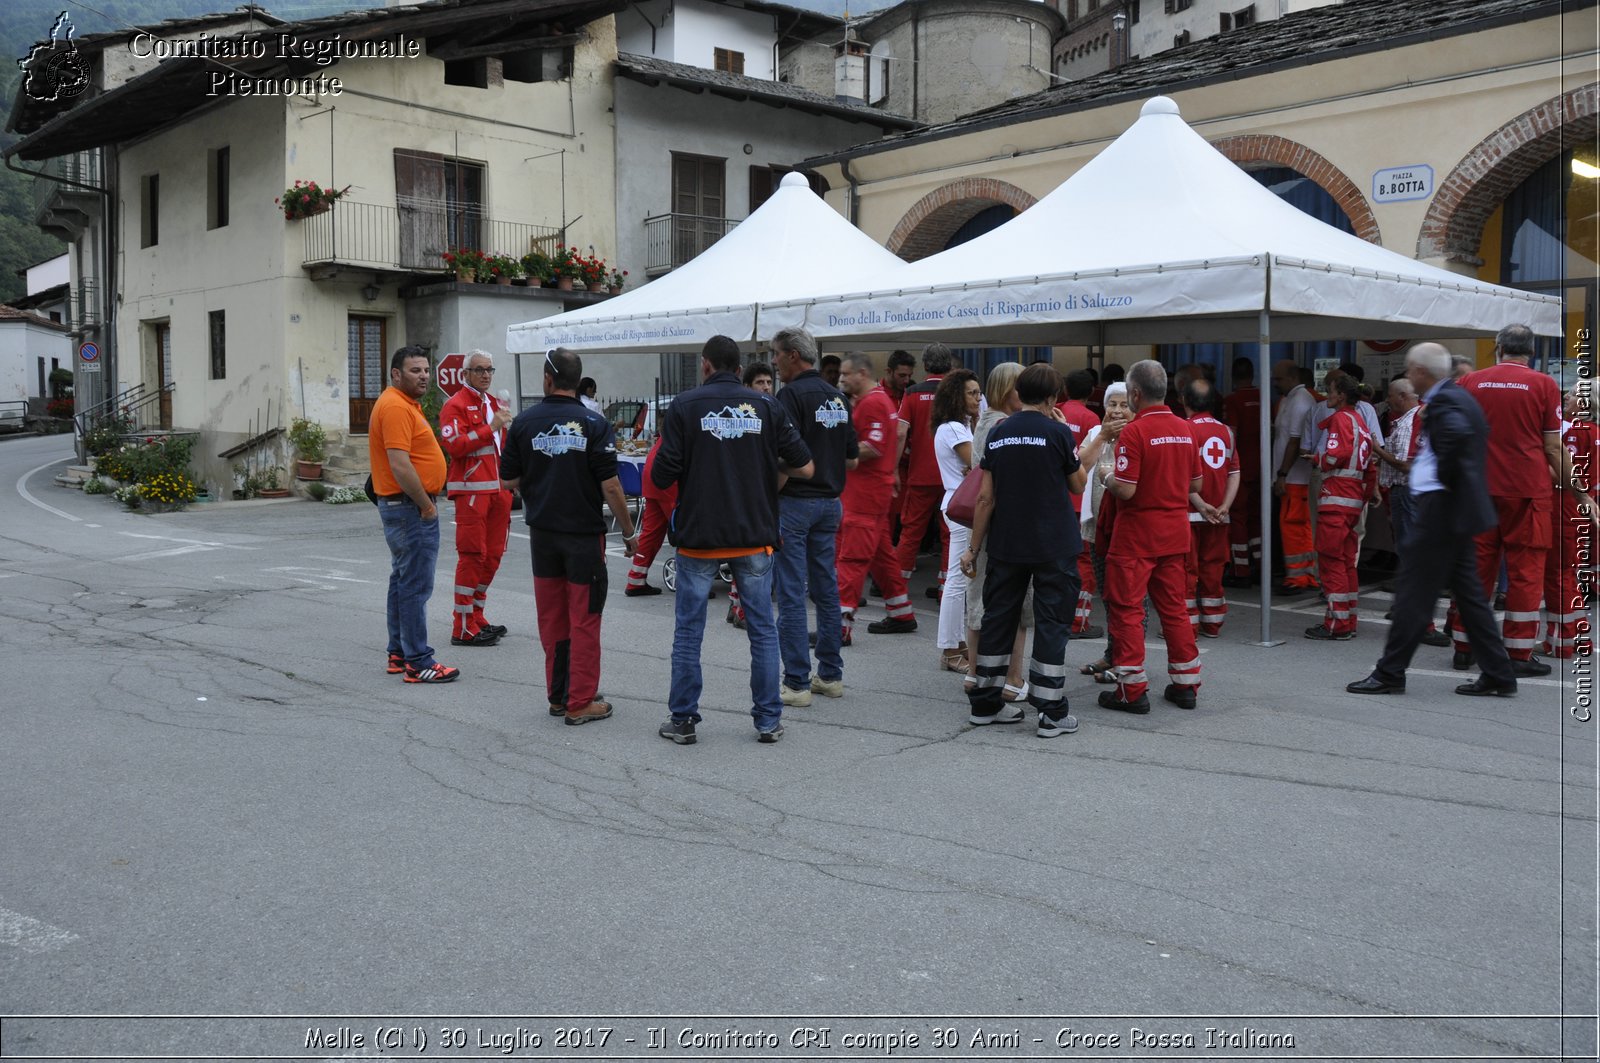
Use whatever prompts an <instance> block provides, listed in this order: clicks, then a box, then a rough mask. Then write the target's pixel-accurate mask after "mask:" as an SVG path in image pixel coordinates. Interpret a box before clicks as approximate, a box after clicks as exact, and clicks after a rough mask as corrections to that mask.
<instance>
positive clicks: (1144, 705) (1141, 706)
mask: <svg viewBox="0 0 1600 1063" xmlns="http://www.w3.org/2000/svg"><path fill="white" fill-rule="evenodd" d="M1100 707H1101V708H1102V709H1115V710H1117V711H1118V712H1131V713H1133V714H1134V715H1135V716H1143V715H1144V714H1145V713H1147V712H1149V711H1150V695H1149V694H1140V695H1139V696H1138V697H1136V698H1134V699H1133V700H1132V701H1120V700H1118V698H1117V692H1116V691H1115V690H1102V691H1100Z"/></svg>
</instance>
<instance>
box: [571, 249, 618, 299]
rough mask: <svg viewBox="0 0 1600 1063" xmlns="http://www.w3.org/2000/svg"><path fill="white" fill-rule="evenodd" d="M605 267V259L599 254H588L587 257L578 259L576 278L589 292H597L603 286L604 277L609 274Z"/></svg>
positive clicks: (604, 282)
mask: <svg viewBox="0 0 1600 1063" xmlns="http://www.w3.org/2000/svg"><path fill="white" fill-rule="evenodd" d="M610 272H611V271H610V270H608V269H607V268H606V260H605V259H603V258H601V257H600V256H599V255H590V256H589V257H588V258H581V259H579V260H578V279H579V280H581V281H583V283H584V285H585V286H586V287H587V288H588V289H589V290H590V291H591V292H598V291H601V290H602V289H604V288H605V286H606V277H607V276H608V275H609V274H610Z"/></svg>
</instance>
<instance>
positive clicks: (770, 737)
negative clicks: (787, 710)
mask: <svg viewBox="0 0 1600 1063" xmlns="http://www.w3.org/2000/svg"><path fill="white" fill-rule="evenodd" d="M782 737H783V724H781V723H780V724H777V725H776V726H774V727H773V728H772V730H770V731H757V732H756V741H757V742H767V743H771V742H776V741H777V740H778V739H780V738H782Z"/></svg>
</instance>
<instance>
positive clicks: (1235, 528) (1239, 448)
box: [1222, 358, 1261, 587]
mask: <svg viewBox="0 0 1600 1063" xmlns="http://www.w3.org/2000/svg"><path fill="white" fill-rule="evenodd" d="M1222 421H1223V423H1224V424H1226V425H1227V426H1228V427H1229V428H1231V429H1233V445H1234V447H1235V449H1236V452H1237V454H1238V458H1239V491H1238V493H1237V494H1235V495H1234V498H1233V507H1232V508H1231V509H1229V510H1228V548H1229V552H1230V554H1231V562H1230V564H1229V567H1228V577H1229V578H1228V579H1226V580H1224V581H1223V582H1224V584H1225V585H1231V586H1235V587H1243V586H1245V585H1247V584H1248V583H1249V582H1250V571H1251V566H1252V565H1253V564H1260V563H1261V389H1260V388H1258V387H1256V366H1255V363H1254V362H1252V361H1251V360H1250V359H1248V358H1235V359H1234V360H1233V394H1231V395H1229V396H1228V397H1227V399H1226V400H1225V401H1224V402H1223V404H1222Z"/></svg>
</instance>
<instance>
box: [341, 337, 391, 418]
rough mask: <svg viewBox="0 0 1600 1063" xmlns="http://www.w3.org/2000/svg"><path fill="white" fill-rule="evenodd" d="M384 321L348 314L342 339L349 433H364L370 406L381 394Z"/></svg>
mask: <svg viewBox="0 0 1600 1063" xmlns="http://www.w3.org/2000/svg"><path fill="white" fill-rule="evenodd" d="M386 324H387V322H386V320H385V319H384V318H381V317H367V316H363V315H359V314H351V315H350V318H349V323H348V331H347V336H346V340H345V344H346V348H345V349H346V352H347V355H348V359H349V375H348V377H347V382H348V384H349V389H350V390H349V395H350V399H349V402H350V431H352V432H357V433H365V432H366V430H367V423H368V420H369V419H370V418H371V416H372V404H373V403H374V402H376V401H377V400H378V396H379V395H382V394H383V388H384V381H385V380H386V379H387V377H388V372H387V370H386V368H385V365H384V349H385V348H386V347H387V346H388V344H387V343H386V342H385V336H384V330H385V327H386Z"/></svg>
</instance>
